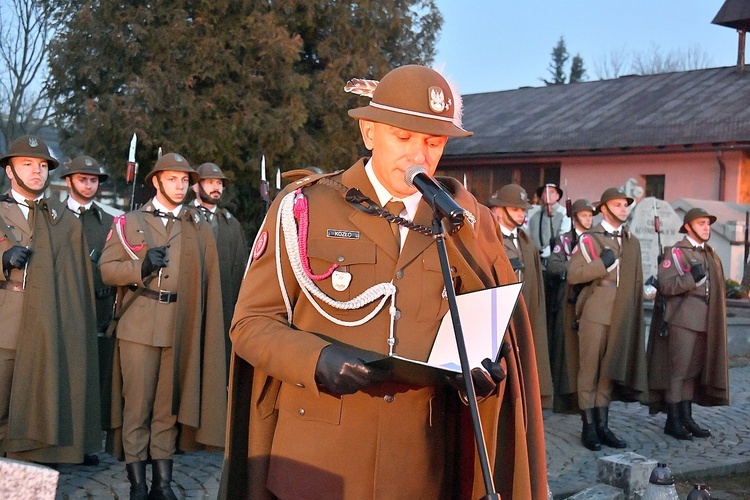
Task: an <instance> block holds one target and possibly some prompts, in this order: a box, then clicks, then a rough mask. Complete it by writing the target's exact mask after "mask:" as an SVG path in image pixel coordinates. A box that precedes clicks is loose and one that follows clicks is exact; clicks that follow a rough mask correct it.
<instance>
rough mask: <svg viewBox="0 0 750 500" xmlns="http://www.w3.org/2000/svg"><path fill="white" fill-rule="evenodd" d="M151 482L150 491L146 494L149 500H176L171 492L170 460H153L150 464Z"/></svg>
mask: <svg viewBox="0 0 750 500" xmlns="http://www.w3.org/2000/svg"><path fill="white" fill-rule="evenodd" d="M151 471H152V472H153V480H152V481H151V491H150V492H149V493H148V498H149V500H177V497H176V496H175V494H174V491H172V486H171V483H172V460H170V459H166V460H164V459H162V460H154V462H153V463H152V464H151Z"/></svg>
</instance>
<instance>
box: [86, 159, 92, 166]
mask: <svg viewBox="0 0 750 500" xmlns="http://www.w3.org/2000/svg"><path fill="white" fill-rule="evenodd" d="M93 164H94V162H92V161H91V160H89V159H88V158H86V166H87V167H90V166H91V165H93Z"/></svg>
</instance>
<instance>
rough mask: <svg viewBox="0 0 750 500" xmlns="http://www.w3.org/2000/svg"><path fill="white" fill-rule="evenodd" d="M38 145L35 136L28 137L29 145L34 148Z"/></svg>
mask: <svg viewBox="0 0 750 500" xmlns="http://www.w3.org/2000/svg"><path fill="white" fill-rule="evenodd" d="M38 145H39V141H38V140H37V139H36V137H29V146H31V147H32V148H35V147H37V146H38Z"/></svg>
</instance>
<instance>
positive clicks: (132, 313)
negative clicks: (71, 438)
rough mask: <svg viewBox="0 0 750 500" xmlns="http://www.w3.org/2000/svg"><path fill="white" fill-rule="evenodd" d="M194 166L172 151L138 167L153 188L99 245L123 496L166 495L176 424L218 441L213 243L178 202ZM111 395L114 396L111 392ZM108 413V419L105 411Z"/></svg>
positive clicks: (221, 365) (221, 404)
mask: <svg viewBox="0 0 750 500" xmlns="http://www.w3.org/2000/svg"><path fill="white" fill-rule="evenodd" d="M189 180H192V181H193V182H197V180H198V174H197V173H196V172H195V171H194V170H193V169H192V168H191V167H190V165H189V164H188V162H187V160H185V158H184V157H182V156H181V155H179V154H176V153H169V154H165V155H163V156H162V157H161V158H160V159H159V160H158V161H157V162H156V164H155V165H154V168H153V170H152V171H151V172H149V174H148V175H147V176H146V182H147V183H149V182H151V183H152V184H153V186H154V187H155V188H156V191H157V193H156V196H155V197H154V198H153V199H152V200H150V201H149V202H148V203H146V204H145V205H144V206H143V207H142V208H141V209H139V210H136V211H133V212H130V213H128V214H126V215H122V216H119V217H117V218H116V219H115V221H114V224H113V230H112V231H111V232H110V235H109V236H108V240H107V243H106V245H105V247H104V252H103V254H102V258H101V262H100V268H101V272H102V279H103V280H104V282H105V283H107V284H110V285H114V286H117V287H118V297H119V298H118V301H119V307H118V311H117V313H116V314H117V316H116V317H117V319H118V323H117V331H116V334H117V348H116V361H115V366H116V367H119V370H120V373H121V383H122V389H121V390H122V398H123V400H124V408H123V409H122V437H123V443H122V444H123V449H124V455H125V462H126V469H127V473H128V479H129V481H130V484H131V489H130V496H131V498H146V496H147V494H148V489H147V485H146V460H147V458H148V457H149V456H150V458H151V459H152V460H153V481H152V485H151V492H150V494H148V497H149V498H175V496H174V492H173V491H172V489H171V486H170V483H171V480H172V457H173V454H174V452H175V446H176V443H175V440H176V436H177V428H176V423H177V422H178V421H179V422H180V424H181V425H182V426H183V428H184V427H185V426H188V427H192V428H194V429H195V439H196V440H197V441H198V442H200V443H203V444H207V445H212V446H221V444H222V442H223V435H224V429H225V425H224V424H225V420H226V413H225V409H226V389H225V388H226V383H225V373H226V367H225V362H224V359H225V357H224V351H225V347H224V331H223V330H224V328H223V321H222V306H221V291H220V285H219V279H218V278H219V269H218V259H217V255H216V244H215V242H214V238H213V234H212V233H211V229H210V227H209V225H208V224H207V223H206V222H205V220H204V219H203V217H202V216H200V214H199V213H198V211H197V210H196V209H195V208H191V207H185V206H183V205H182V201H183V200H184V198H185V195H186V194H187V191H188V186H189ZM113 399H114V400H117V399H118V398H115V397H113ZM113 420H116V419H115V418H114V417H113Z"/></svg>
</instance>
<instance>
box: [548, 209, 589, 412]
mask: <svg viewBox="0 0 750 500" xmlns="http://www.w3.org/2000/svg"><path fill="white" fill-rule="evenodd" d="M593 218H594V206H593V205H592V204H591V202H590V201H589V200H585V199H580V200H576V201H574V202H573V203H572V205H571V219H572V220H573V229H572V230H571V231H569V232H564V233H562V234H560V235H559V236H558V237H557V238H555V241H554V244H553V245H552V249H551V251H550V256H549V259H548V260H547V274H548V275H551V276H555V277H556V278H557V279H558V280H559V281H560V288H559V291H558V294H557V296H556V297H555V300H556V302H557V307H556V308H555V310H556V311H557V313H556V314H555V322H554V325H553V330H552V332H549V333H550V335H549V339H550V341H549V351H550V356H549V357H550V366H551V368H552V382H553V384H554V393H555V394H554V398H555V402H554V409H555V411H565V410H566V409H567V406H570V405H569V404H567V403H563V402H562V401H561V398H563V397H566V396H567V395H570V394H571V393H575V392H576V391H575V389H574V388H573V389H571V384H570V379H568V374H567V368H566V362H565V331H566V328H565V325H566V324H567V323H572V322H574V321H575V308H573V307H567V306H570V305H575V301H576V299H577V298H578V292H579V291H580V285H578V286H576V287H575V288H569V287H568V262H569V261H570V257H571V256H572V255H573V249H574V248H575V247H576V245H577V244H578V240H579V239H580V238H581V235H583V233H584V232H586V231H588V230H589V229H591V225H592V223H593ZM573 383H574V384H575V380H574V381H573Z"/></svg>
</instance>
